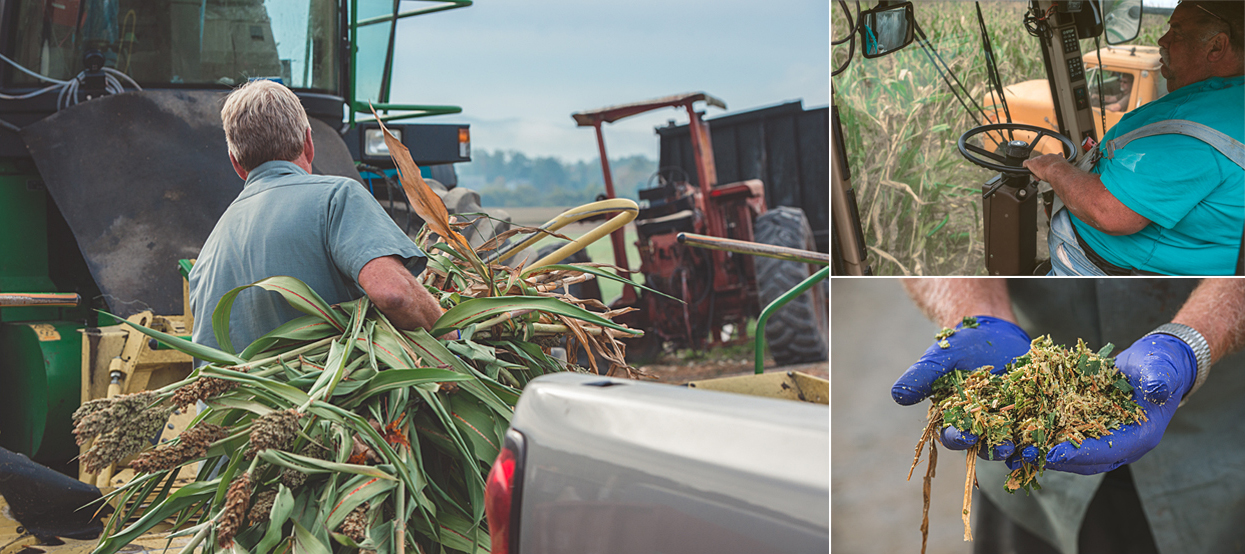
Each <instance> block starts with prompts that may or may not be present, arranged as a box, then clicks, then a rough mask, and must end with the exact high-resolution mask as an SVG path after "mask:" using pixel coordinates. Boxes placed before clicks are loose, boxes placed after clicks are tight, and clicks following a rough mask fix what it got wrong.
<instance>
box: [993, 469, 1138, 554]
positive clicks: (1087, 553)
mask: <svg viewBox="0 0 1245 554" xmlns="http://www.w3.org/2000/svg"><path fill="white" fill-rule="evenodd" d="M975 494H976V498H974V499H973V505H974V510H975V511H976V512H977V518H976V519H977V521H976V522H975V523H974V526H973V527H974V529H973V534H974V535H975V536H974V540H973V553H974V554H1059V550H1057V549H1056V548H1055V547H1054V546H1051V545H1050V544H1049V543H1047V542H1046V541H1044V540H1042V539H1040V538H1038V537H1037V535H1034V534H1033V533H1030V532H1029V531H1027V530H1025V529H1024V528H1023V527H1021V526H1019V525H1017V524H1016V523H1014V522H1013V521H1012V520H1010V519H1008V518H1007V516H1006V515H1004V514H1003V512H1002V511H1000V510H999V508H998V507H997V506H995V505H994V504H993V503H992V502H990V500H989V499H988V498H986V497H985V495H982V494H980V493H975ZM1016 494H1024V493H1023V492H1018V493H1016ZM1077 543H1078V547H1079V549H1080V552H1081V554H1117V553H1118V554H1149V553H1156V554H1157V552H1158V549H1157V548H1156V547H1155V546H1154V535H1153V534H1152V533H1151V531H1150V524H1149V522H1147V521H1146V514H1145V513H1144V512H1143V511H1142V510H1141V499H1140V498H1139V497H1138V496H1137V488H1136V487H1135V486H1133V475H1132V472H1131V471H1130V470H1129V469H1128V466H1126V465H1125V466H1121V467H1120V468H1119V469H1116V470H1114V471H1111V472H1108V473H1107V475H1106V478H1105V479H1103V481H1102V485H1101V486H1100V487H1099V488H1098V492H1097V493H1095V494H1094V498H1093V500H1091V501H1090V503H1089V510H1088V511H1087V512H1086V514H1085V519H1084V521H1082V522H1081V531H1080V533H1079V535H1078V536H1077Z"/></svg>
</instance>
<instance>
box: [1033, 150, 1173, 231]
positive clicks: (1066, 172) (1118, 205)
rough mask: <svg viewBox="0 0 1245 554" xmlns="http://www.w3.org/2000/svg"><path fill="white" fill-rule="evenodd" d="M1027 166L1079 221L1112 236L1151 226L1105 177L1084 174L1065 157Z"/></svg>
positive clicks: (1050, 157) (1046, 157)
mask: <svg viewBox="0 0 1245 554" xmlns="http://www.w3.org/2000/svg"><path fill="white" fill-rule="evenodd" d="M1024 165H1025V167H1027V168H1029V170H1030V171H1032V172H1033V175H1034V176H1035V177H1037V178H1038V179H1041V180H1043V181H1046V182H1048V183H1050V186H1051V188H1054V189H1055V194H1057V195H1059V199H1060V200H1063V203H1064V205H1065V206H1067V208H1068V210H1069V211H1071V212H1072V215H1075V216H1076V217H1077V219H1080V220H1081V221H1084V222H1086V223H1088V224H1089V225H1090V226H1091V227H1093V228H1095V229H1097V230H1099V231H1102V232H1104V233H1106V234H1108V235H1131V234H1133V233H1136V232H1138V231H1140V230H1142V229H1144V228H1145V227H1146V225H1149V224H1150V220H1149V219H1146V218H1145V217H1143V216H1142V215H1141V214H1138V213H1137V212H1134V211H1133V210H1132V208H1129V207H1128V206H1125V205H1124V203H1123V202H1120V201H1119V199H1117V198H1116V197H1115V195H1113V194H1111V191H1109V190H1107V186H1106V185H1104V184H1103V183H1102V178H1100V177H1099V176H1098V175H1095V174H1093V173H1088V172H1085V171H1082V170H1081V169H1079V168H1077V167H1075V166H1073V165H1072V164H1070V163H1068V162H1067V161H1066V160H1064V159H1063V157H1062V156H1058V155H1055V154H1046V155H1043V156H1038V157H1036V158H1033V159H1031V160H1026V161H1025V164H1024Z"/></svg>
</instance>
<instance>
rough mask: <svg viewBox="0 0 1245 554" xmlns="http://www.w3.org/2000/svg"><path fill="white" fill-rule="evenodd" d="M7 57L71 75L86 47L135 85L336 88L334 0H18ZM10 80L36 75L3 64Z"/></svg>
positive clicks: (29, 80) (16, 82)
mask: <svg viewBox="0 0 1245 554" xmlns="http://www.w3.org/2000/svg"><path fill="white" fill-rule="evenodd" d="M17 22H18V24H17V26H16V29H18V35H17V37H16V40H15V41H14V49H13V52H11V55H10V57H12V58H14V60H15V61H17V62H18V63H20V64H21V65H22V66H23V67H25V68H27V69H30V70H32V71H35V72H38V73H40V74H42V75H45V76H47V77H51V78H53V79H60V80H67V79H71V78H73V77H74V76H75V75H77V74H78V73H79V72H81V71H82V69H83V62H82V60H83V55H84V54H85V53H87V52H88V51H90V50H98V51H99V52H102V53H103V54H104V57H105V59H106V66H107V67H110V68H113V69H116V70H118V71H121V72H123V73H125V74H127V75H129V76H130V77H131V78H132V79H134V80H135V81H137V82H138V83H139V84H142V85H147V86H161V85H169V84H174V85H177V84H184V85H200V86H201V85H223V86H234V85H237V84H239V83H242V82H244V81H245V80H247V79H250V78H256V77H265V78H278V79H281V81H282V82H283V83H285V84H286V85H288V86H290V87H291V88H298V89H316V90H322V91H326V92H335V91H336V90H337V72H338V63H339V62H338V59H337V55H336V48H337V44H338V42H337V40H336V37H337V36H338V33H337V24H338V14H337V2H336V1H335V0H266V1H265V0H59V1H57V2H50V1H47V0H21V2H20V4H19V6H18V10H17ZM3 74H4V75H5V76H6V83H5V84H6V85H8V86H31V85H35V84H38V83H37V80H36V79H35V78H34V77H30V76H28V75H25V74H24V73H21V72H19V71H16V70H13V69H12V68H7V69H6V70H5V71H4V73H3Z"/></svg>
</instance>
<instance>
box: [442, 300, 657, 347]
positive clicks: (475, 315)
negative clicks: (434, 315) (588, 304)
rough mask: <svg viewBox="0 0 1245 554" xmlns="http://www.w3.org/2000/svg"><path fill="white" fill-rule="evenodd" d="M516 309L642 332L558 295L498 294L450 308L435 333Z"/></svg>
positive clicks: (631, 332) (632, 331)
mask: <svg viewBox="0 0 1245 554" xmlns="http://www.w3.org/2000/svg"><path fill="white" fill-rule="evenodd" d="M515 310H537V311H542V312H548V313H551V314H559V315H564V316H567V317H573V318H575V319H580V320H583V321H587V322H589V323H594V324H597V325H600V326H602V327H609V328H610V329H616V330H619V331H623V332H626V333H630V334H633V335H634V334H640V331H637V330H635V329H627V328H626V327H623V326H621V325H618V324H617V323H614V322H612V321H610V320H608V319H605V318H603V317H601V316H599V315H597V314H594V313H592V312H590V311H588V310H585V309H583V308H580V307H578V306H574V305H571V304H567V303H566V302H563V301H561V300H558V299H557V298H549V297H531V296H498V297H490V298H472V299H471V300H467V301H464V302H463V303H462V304H459V305H457V306H454V307H453V308H450V309H449V310H447V311H446V312H445V313H444V314H441V317H440V318H438V319H437V321H436V323H435V324H433V329H432V335H433V336H436V337H439V336H441V335H444V334H446V333H449V332H450V331H453V330H456V329H461V328H463V327H466V326H467V325H470V324H472V323H478V322H480V321H483V320H485V319H487V318H490V317H492V316H495V315H498V314H502V313H505V312H511V311H515Z"/></svg>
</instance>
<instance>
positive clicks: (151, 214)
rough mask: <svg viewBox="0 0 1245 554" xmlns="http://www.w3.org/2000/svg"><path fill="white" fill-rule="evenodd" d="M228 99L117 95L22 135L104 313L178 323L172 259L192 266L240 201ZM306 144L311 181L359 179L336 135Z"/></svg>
mask: <svg viewBox="0 0 1245 554" xmlns="http://www.w3.org/2000/svg"><path fill="white" fill-rule="evenodd" d="M226 94H227V92H226V91H179V90H155V91H141V92H132V93H126V94H119V95H115V96H108V97H104V98H101V99H98V100H93V101H90V102H86V103H83V104H79V105H76V106H73V107H71V108H67V109H65V110H61V111H60V112H58V113H57V114H55V115H52V116H50V117H47V118H45V119H43V120H42V121H39V122H38V123H35V124H32V125H29V126H27V127H26V128H24V129H23V130H22V133H21V134H22V139H23V140H25V142H26V146H27V148H28V149H29V150H30V153H31V156H32V157H33V158H34V160H35V164H36V165H37V166H38V168H39V172H40V174H42V177H43V180H44V182H45V184H46V186H47V188H48V191H50V193H51V195H52V198H53V200H54V201H55V202H56V205H57V207H58V208H60V211H61V214H62V215H64V217H65V220H66V221H67V222H68V223H69V227H70V228H71V229H72V230H73V233H74V237H75V238H76V239H77V241H78V248H79V249H80V250H81V251H82V255H83V257H84V258H86V262H87V266H88V267H89V268H90V271H91V275H92V276H93V277H94V278H95V282H96V284H97V285H99V288H100V291H102V292H103V294H104V295H105V301H106V302H107V304H108V308H109V310H111V311H112V313H114V314H117V315H120V316H123V317H126V316H129V315H132V314H134V313H137V312H139V311H142V310H145V309H151V310H153V311H154V312H155V313H156V314H161V315H171V314H180V313H181V312H182V284H181V280H182V279H181V276H180V275H179V274H178V270H177V260H179V259H183V258H195V257H197V256H198V254H199V250H200V249H201V248H202V247H203V243H204V241H205V240H207V237H208V234H209V233H211V231H212V228H213V227H214V226H215V224H216V221H217V220H218V219H219V218H220V216H221V214H222V213H224V211H225V209H226V208H227V207H229V204H230V203H231V202H232V201H233V200H234V198H236V197H237V196H238V193H239V192H241V191H242V184H243V182H242V180H241V179H239V178H238V176H237V174H235V173H234V170H233V167H232V166H231V165H230V163H229V155H228V150H227V148H226V145H225V132H224V130H223V129H222V128H221V119H220V108H221V105H222V103H223V101H224V98H225V95H226ZM312 137H313V140H314V141H315V143H316V154H317V155H316V160H315V161H316V163H315V164H314V166H313V169H315V172H316V173H324V174H331V175H345V176H349V177H352V178H354V179H359V176H358V175H359V174H358V172H357V171H356V170H355V168H354V164H353V162H352V161H351V159H350V154H349V152H348V151H347V149H346V145H345V144H344V143H343V142H342V141H341V138H340V137H339V136H338V134H337V132H336V131H335V130H333V129H332V128H330V127H329V126H328V125H326V124H324V123H323V122H321V121H318V120H315V119H313V120H312ZM53 255H55V253H53Z"/></svg>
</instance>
